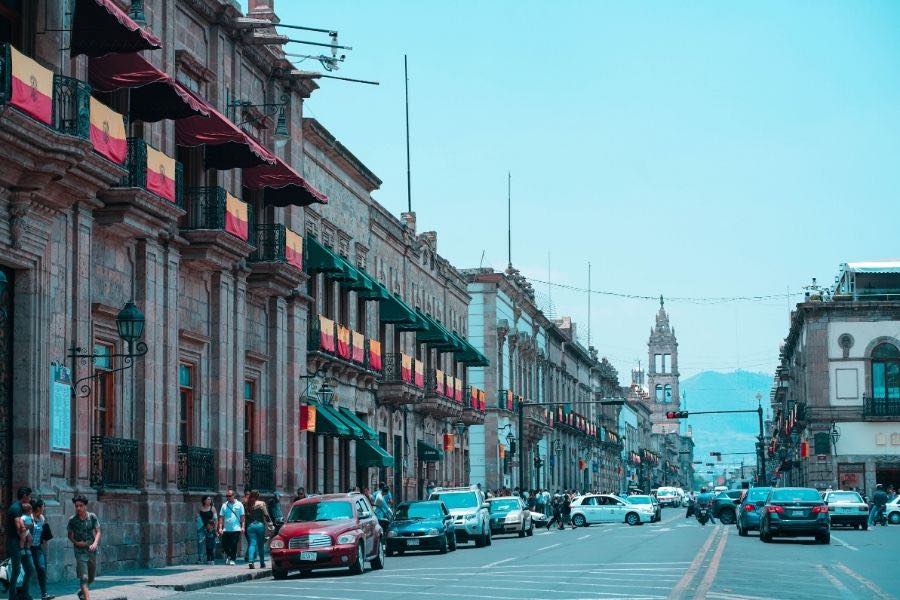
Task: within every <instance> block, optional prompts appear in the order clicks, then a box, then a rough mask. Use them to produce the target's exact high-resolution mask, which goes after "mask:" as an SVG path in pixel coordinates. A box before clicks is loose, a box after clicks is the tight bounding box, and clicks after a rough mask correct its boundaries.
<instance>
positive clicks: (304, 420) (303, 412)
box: [300, 405, 316, 433]
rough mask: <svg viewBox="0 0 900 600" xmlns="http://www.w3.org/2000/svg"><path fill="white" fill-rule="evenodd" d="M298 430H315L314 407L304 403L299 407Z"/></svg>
mask: <svg viewBox="0 0 900 600" xmlns="http://www.w3.org/2000/svg"><path fill="white" fill-rule="evenodd" d="M300 431H311V432H314V433H315V431H316V407H315V406H309V405H304V406H301V407H300Z"/></svg>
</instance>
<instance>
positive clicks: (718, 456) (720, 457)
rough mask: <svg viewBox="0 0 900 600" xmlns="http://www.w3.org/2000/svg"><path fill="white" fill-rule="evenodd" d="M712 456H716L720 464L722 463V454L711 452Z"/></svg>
mask: <svg viewBox="0 0 900 600" xmlns="http://www.w3.org/2000/svg"><path fill="white" fill-rule="evenodd" d="M709 455H710V456H715V457H716V460H717V461H718V462H722V453H721V452H710V453H709Z"/></svg>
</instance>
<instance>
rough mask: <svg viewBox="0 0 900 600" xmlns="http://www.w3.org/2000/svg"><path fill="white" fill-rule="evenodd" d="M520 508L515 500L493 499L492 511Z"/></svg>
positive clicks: (507, 510)
mask: <svg viewBox="0 0 900 600" xmlns="http://www.w3.org/2000/svg"><path fill="white" fill-rule="evenodd" d="M511 510H519V503H518V502H516V501H515V500H491V512H492V513H496V512H509V511H511Z"/></svg>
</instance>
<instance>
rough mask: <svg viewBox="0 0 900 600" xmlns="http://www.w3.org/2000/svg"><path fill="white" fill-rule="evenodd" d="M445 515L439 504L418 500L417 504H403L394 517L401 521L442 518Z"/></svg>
mask: <svg viewBox="0 0 900 600" xmlns="http://www.w3.org/2000/svg"><path fill="white" fill-rule="evenodd" d="M442 516H443V513H441V507H440V505H439V504H431V503H428V504H426V503H424V502H417V503H415V504H401V505H400V506H399V507H398V508H397V512H396V513H394V518H395V519H397V520H399V521H406V520H414V521H415V520H423V519H440V518H441V517H442Z"/></svg>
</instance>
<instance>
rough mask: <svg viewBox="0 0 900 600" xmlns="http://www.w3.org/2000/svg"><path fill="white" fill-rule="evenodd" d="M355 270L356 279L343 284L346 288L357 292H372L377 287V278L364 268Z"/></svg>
mask: <svg viewBox="0 0 900 600" xmlns="http://www.w3.org/2000/svg"><path fill="white" fill-rule="evenodd" d="M354 270H355V271H356V274H357V278H356V279H355V280H354V281H348V282H346V283H342V284H341V285H342V286H344V288H345V289H348V290H353V291H355V292H365V293H369V292H372V291H373V290H374V289H375V280H373V279H372V277H371V276H370V275H369V274H368V273H366V272H365V271H363V270H362V269H354ZM360 297H362V296H360Z"/></svg>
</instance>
